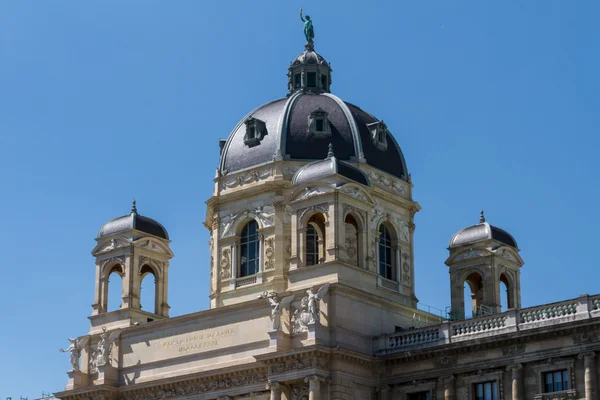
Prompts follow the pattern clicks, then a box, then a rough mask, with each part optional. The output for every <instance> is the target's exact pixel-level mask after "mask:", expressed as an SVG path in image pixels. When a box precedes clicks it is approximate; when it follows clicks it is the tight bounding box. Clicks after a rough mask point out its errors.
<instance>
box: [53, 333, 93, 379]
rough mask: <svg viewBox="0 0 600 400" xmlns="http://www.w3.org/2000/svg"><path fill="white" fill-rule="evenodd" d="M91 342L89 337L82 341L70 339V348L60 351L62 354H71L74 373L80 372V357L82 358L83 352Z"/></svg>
mask: <svg viewBox="0 0 600 400" xmlns="http://www.w3.org/2000/svg"><path fill="white" fill-rule="evenodd" d="M89 340H90V337H89V336H84V337H82V338H80V339H73V338H69V342H71V344H69V347H67V348H66V349H60V352H61V353H69V355H70V361H71V366H72V367H73V371H79V357H80V356H81V350H83V349H84V348H85V346H86V345H87V343H88V341H89Z"/></svg>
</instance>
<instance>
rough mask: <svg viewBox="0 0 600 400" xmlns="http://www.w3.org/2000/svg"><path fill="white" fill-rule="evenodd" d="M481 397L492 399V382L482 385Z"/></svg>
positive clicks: (486, 399) (487, 399)
mask: <svg viewBox="0 0 600 400" xmlns="http://www.w3.org/2000/svg"><path fill="white" fill-rule="evenodd" d="M483 398H484V399H485V400H492V384H491V383H489V382H488V383H485V384H484V385H483Z"/></svg>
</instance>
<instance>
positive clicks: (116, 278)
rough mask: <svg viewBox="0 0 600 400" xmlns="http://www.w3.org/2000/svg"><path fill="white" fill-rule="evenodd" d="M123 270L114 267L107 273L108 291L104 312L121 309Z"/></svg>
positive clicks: (119, 267) (117, 266) (118, 266)
mask: <svg viewBox="0 0 600 400" xmlns="http://www.w3.org/2000/svg"><path fill="white" fill-rule="evenodd" d="M122 276H123V268H122V267H121V266H120V265H118V264H117V265H115V266H114V267H112V268H111V270H110V272H109V273H108V290H107V291H106V295H107V302H106V311H116V310H119V309H121V304H122V302H123V298H122V297H123V279H122Z"/></svg>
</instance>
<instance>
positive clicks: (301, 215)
mask: <svg viewBox="0 0 600 400" xmlns="http://www.w3.org/2000/svg"><path fill="white" fill-rule="evenodd" d="M309 211H318V212H321V213H323V214H325V216H326V217H327V218H328V219H329V206H328V205H327V203H322V204H317V205H315V206H310V207H306V208H301V209H300V210H298V211H297V214H298V219H299V220H300V221H302V220H303V219H304V216H305V215H306V213H307V212H309Z"/></svg>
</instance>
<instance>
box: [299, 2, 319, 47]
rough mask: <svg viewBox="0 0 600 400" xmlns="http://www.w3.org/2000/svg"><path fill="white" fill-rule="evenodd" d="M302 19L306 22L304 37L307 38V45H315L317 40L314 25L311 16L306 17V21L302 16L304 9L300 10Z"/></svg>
mask: <svg viewBox="0 0 600 400" xmlns="http://www.w3.org/2000/svg"><path fill="white" fill-rule="evenodd" d="M300 19H301V20H302V22H304V36H305V37H306V44H309V43H310V44H311V45H312V43H313V39H314V38H315V30H314V29H313V23H312V20H311V19H310V16H308V15H307V16H306V19H304V17H303V16H302V9H300Z"/></svg>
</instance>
